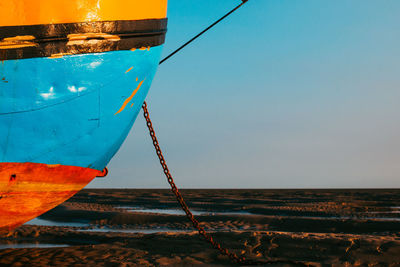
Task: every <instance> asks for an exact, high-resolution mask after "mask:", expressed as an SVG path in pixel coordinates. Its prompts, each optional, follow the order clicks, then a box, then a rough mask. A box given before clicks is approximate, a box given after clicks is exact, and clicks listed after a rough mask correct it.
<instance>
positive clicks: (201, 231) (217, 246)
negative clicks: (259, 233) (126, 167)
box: [142, 101, 250, 264]
mask: <svg viewBox="0 0 400 267" xmlns="http://www.w3.org/2000/svg"><path fill="white" fill-rule="evenodd" d="M142 109H143V116H144V118H145V119H146V124H147V128H148V129H149V132H150V136H151V139H152V140H153V145H154V148H155V149H156V152H157V156H158V159H159V160H160V164H161V166H162V168H163V170H164V174H165V176H166V177H167V180H168V183H169V185H170V186H171V190H172V192H173V193H174V195H175V197H176V199H177V200H178V202H179V204H180V205H181V207H182V209H183V211H184V212H185V213H186V216H187V217H188V219H189V220H190V221H191V222H192V224H193V226H194V228H196V229H197V230H198V231H199V234H200V235H201V236H203V237H204V238H205V239H206V240H207V242H208V243H210V244H211V245H212V246H213V247H214V248H215V249H217V250H219V252H221V254H223V255H226V256H228V257H229V258H230V259H232V260H233V261H235V262H237V263H240V264H243V263H250V262H249V261H248V260H246V259H245V258H244V257H243V256H238V255H237V254H236V253H234V252H230V251H229V250H228V249H226V248H223V247H222V246H221V245H220V244H219V243H218V242H216V241H215V240H214V239H213V238H212V236H211V235H209V234H208V233H207V232H206V231H205V230H204V228H203V227H202V226H200V223H199V221H198V220H197V219H196V218H194V216H193V214H192V212H191V211H190V209H189V207H188V205H187V204H186V202H185V200H184V199H183V197H182V195H181V193H180V192H179V190H178V188H177V187H176V185H175V182H174V179H173V178H172V175H171V173H170V171H169V169H168V166H167V163H166V162H165V158H164V156H163V154H162V151H161V148H160V145H159V143H158V140H157V137H156V134H155V132H154V128H153V124H152V122H151V119H150V115H149V111H148V110H147V103H146V101H145V102H144V103H143V105H142Z"/></svg>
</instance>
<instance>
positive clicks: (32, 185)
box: [0, 163, 102, 234]
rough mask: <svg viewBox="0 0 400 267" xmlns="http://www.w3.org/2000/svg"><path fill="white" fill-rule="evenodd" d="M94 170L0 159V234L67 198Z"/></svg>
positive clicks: (89, 177) (84, 184) (99, 173)
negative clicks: (2, 161)
mask: <svg viewBox="0 0 400 267" xmlns="http://www.w3.org/2000/svg"><path fill="white" fill-rule="evenodd" d="M101 174H102V173H101V172H100V171H98V170H94V169H89V168H82V167H75V166H65V165H48V164H39V163H0V192H1V194H0V214H1V216H0V234H5V233H7V232H9V231H10V230H12V229H13V228H15V227H17V226H19V225H21V224H23V223H24V222H26V221H29V220H31V219H33V218H35V217H37V216H39V215H40V214H42V213H44V212H46V211H48V210H50V209H52V208H54V207H56V206H57V205H59V204H60V203H62V202H64V201H65V200H67V199H69V198H70V197H71V196H73V195H74V194H75V193H77V192H78V191H79V190H81V189H82V188H83V187H84V186H86V185H87V184H88V183H89V182H90V181H91V180H92V179H93V178H94V177H96V176H98V175H101Z"/></svg>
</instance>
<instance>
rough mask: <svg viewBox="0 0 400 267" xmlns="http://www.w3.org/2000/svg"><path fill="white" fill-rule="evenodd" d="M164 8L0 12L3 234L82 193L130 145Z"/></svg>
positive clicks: (92, 6)
mask: <svg viewBox="0 0 400 267" xmlns="http://www.w3.org/2000/svg"><path fill="white" fill-rule="evenodd" d="M166 9H167V0H138V1H131V0H95V1H94V0H93V1H92V0H88V1H81V0H68V1H67V0H60V1H53V0H9V1H1V2H0V232H3V233H4V232H9V231H11V230H12V229H13V228H15V227H17V226H18V225H21V224H23V223H24V222H26V221H28V220H30V219H32V218H35V217H37V216H39V215H40V214H42V213H44V212H46V211H48V210H49V209H51V208H53V207H55V206H57V205H58V204H60V203H62V202H64V201H65V200H67V199H68V198H70V197H71V196H73V195H74V194H75V193H76V192H78V191H79V190H81V189H82V188H83V187H84V186H85V185H87V184H88V183H89V182H90V181H91V180H92V179H93V178H95V177H96V176H99V175H102V170H103V169H104V168H105V167H106V165H107V164H108V162H109V161H110V160H111V158H112V157H113V156H114V154H115V153H116V152H117V151H118V149H119V148H120V146H121V145H122V143H123V141H124V140H125V138H126V136H127V135H128V133H129V131H130V129H131V127H132V125H133V123H134V121H135V119H136V117H137V115H138V113H139V111H140V108H141V105H142V104H143V101H144V99H145V97H146V95H147V93H148V90H149V88H150V85H151V82H152V80H153V77H154V75H155V73H156V70H157V67H158V62H159V59H160V55H161V51H162V44H163V43H164V39H165V33H166V23H167V19H166Z"/></svg>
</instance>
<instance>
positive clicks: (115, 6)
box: [0, 0, 167, 26]
mask: <svg viewBox="0 0 400 267" xmlns="http://www.w3.org/2000/svg"><path fill="white" fill-rule="evenodd" d="M166 16H167V0H1V1H0V26H17V25H37V24H58V23H75V22H89V21H115V20H141V19H162V18H165V17H166Z"/></svg>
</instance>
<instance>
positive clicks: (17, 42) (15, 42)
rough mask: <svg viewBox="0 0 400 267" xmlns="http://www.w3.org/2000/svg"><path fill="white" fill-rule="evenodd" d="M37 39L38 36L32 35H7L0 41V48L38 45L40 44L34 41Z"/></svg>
mask: <svg viewBox="0 0 400 267" xmlns="http://www.w3.org/2000/svg"><path fill="white" fill-rule="evenodd" d="M35 39H36V37H35V36H32V35H24V36H15V37H7V38H4V39H3V40H1V41H0V49H14V48H21V47H31V46H37V45H38V44H37V43H35V42H34V40H35Z"/></svg>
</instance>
